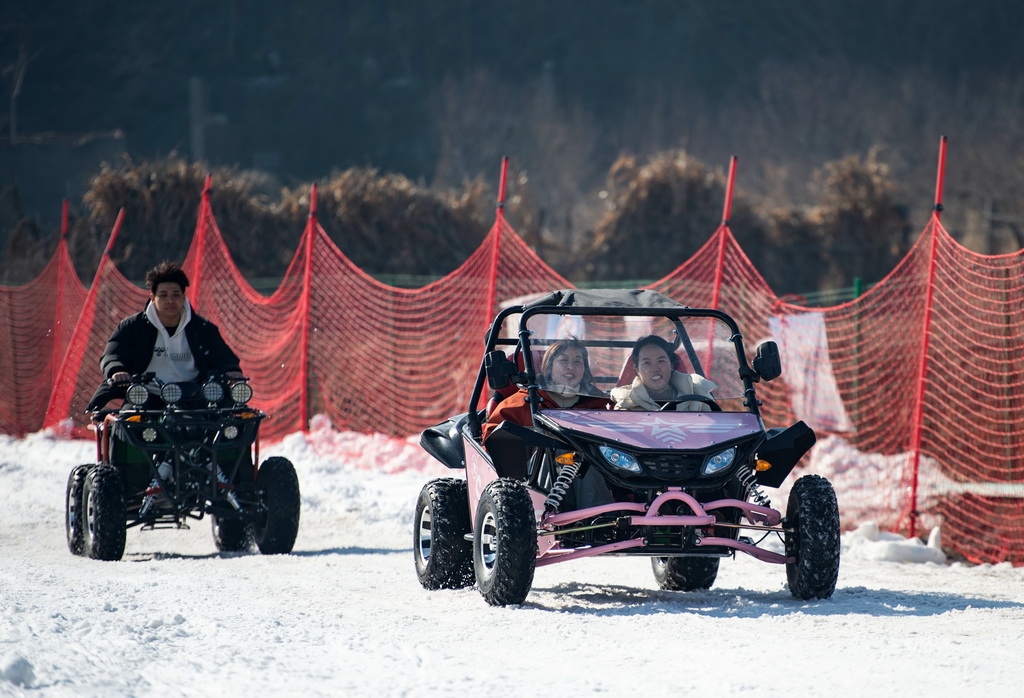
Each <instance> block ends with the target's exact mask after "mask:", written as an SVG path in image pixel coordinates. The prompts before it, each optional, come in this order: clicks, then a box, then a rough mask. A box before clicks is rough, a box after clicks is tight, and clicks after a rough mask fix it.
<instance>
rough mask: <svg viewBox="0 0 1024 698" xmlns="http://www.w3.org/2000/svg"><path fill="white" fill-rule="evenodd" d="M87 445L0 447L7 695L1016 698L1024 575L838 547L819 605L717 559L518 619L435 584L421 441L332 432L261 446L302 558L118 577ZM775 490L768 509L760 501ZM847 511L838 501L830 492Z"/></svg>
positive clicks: (759, 571)
mask: <svg viewBox="0 0 1024 698" xmlns="http://www.w3.org/2000/svg"><path fill="white" fill-rule="evenodd" d="M93 453H94V446H93V444H92V443H91V442H83V441H70V440H65V439H60V438H56V437H55V436H54V435H53V434H50V433H46V432H43V433H38V434H33V435H30V436H29V437H27V438H25V439H20V440H17V439H11V438H9V437H4V436H0V512H2V518H0V696H23V695H24V696H209V695H219V696H241V695H246V696H251V695H257V694H259V695H265V696H291V695H294V696H460V697H462V696H477V695H494V696H502V697H503V698H504V697H505V696H539V695H552V696H558V695H566V696H584V695H593V694H604V695H609V696H622V695H628V694H647V695H651V694H653V695H679V696H696V695H702V694H708V695H715V696H751V697H755V696H756V697H757V698H763V697H766V696H794V695H804V696H825V695H832V696H869V695H875V696H900V697H901V698H910V697H911V696H956V695H964V696H966V695H987V696H1010V695H1014V696H1016V695H1020V690H1021V686H1022V685H1024V661H1022V659H1021V652H1022V649H1024V568H1018V569H1015V568H1013V567H1011V566H1010V565H1008V564H1003V565H994V566H992V565H981V566H969V565H962V564H946V563H937V562H920V561H922V560H942V556H941V553H940V551H939V550H938V549H937V545H938V541H937V540H933V541H932V545H931V546H926V545H924V544H922V543H920V542H919V541H906V540H902V539H899V538H898V537H895V536H892V535H887V534H884V533H879V532H878V531H877V528H876V527H873V526H872V525H871V524H870V522H864V525H862V526H861V527H860V528H859V529H858V531H856V532H851V533H848V534H846V535H845V536H844V539H843V542H844V544H843V558H842V564H841V569H840V577H839V585H838V588H837V590H836V593H835V595H834V596H833V598H832V599H829V600H826V601H813V602H804V601H798V600H795V599H793V598H792V597H791V596H790V594H789V592H788V591H787V589H786V585H785V581H786V576H785V569H784V568H783V567H781V566H776V565H768V564H764V563H759V562H756V561H754V560H752V559H749V558H746V557H739V558H737V559H736V560H726V561H723V563H722V566H721V572H720V574H719V577H718V581H717V583H716V584H715V586H714V587H713V588H712V589H711V590H709V591H705V592H699V593H689V594H687V593H675V592H666V591H660V590H658V588H657V585H656V584H655V582H654V578H653V576H652V574H651V569H650V564H649V563H648V561H647V560H644V559H630V558H599V559H590V560H581V561H578V562H569V563H564V564H560V565H552V566H550V567H543V568H540V569H538V570H537V573H536V577H535V581H534V587H533V591H532V592H531V594H530V596H529V598H528V599H527V601H526V603H525V604H524V605H523V606H521V607H510V608H492V607H489V606H488V605H487V604H486V603H485V602H484V600H483V598H482V597H481V596H480V595H479V593H478V592H477V591H476V590H475V589H466V590H459V591H440V592H428V591H425V590H424V589H423V588H422V587H420V585H419V584H418V582H417V581H416V575H415V572H414V570H413V563H412V553H411V538H412V534H411V529H412V510H413V504H414V501H415V497H416V495H417V493H418V491H419V488H420V486H421V485H422V484H423V483H424V482H425V481H426V480H428V479H429V478H431V477H435V476H438V475H448V474H450V473H449V472H448V471H445V470H443V469H442V468H440V466H436V465H435V464H433V463H432V462H431V461H430V459H429V458H428V457H427V456H426V455H425V454H423V453H422V452H421V451H420V449H419V448H418V447H417V446H415V445H414V443H412V442H407V441H404V440H398V439H388V438H386V437H382V436H365V435H357V434H348V433H338V432H335V431H332V430H330V429H329V428H327V426H326V425H321V427H320V428H318V429H315V430H314V431H313V432H311V433H310V434H309V435H302V434H295V435H292V436H289V437H288V438H286V439H285V440H284V441H282V442H281V443H278V444H273V445H268V444H264V447H263V454H262V456H263V457H266V456H269V455H284V456H286V457H288V458H290V459H291V460H292V461H293V462H294V463H295V466H296V469H297V471H298V474H299V482H300V486H301V488H302V507H303V510H302V523H301V528H300V531H299V537H298V541H297V543H296V547H295V551H294V553H293V554H291V555H282V556H272V557H264V556H260V555H258V554H219V553H217V552H216V550H215V548H214V545H213V541H212V538H211V535H210V528H209V524H208V523H207V522H205V521H201V522H197V523H196V524H195V525H194V526H193V527H192V529H191V530H188V531H158V532H140V531H136V530H132V531H130V532H129V533H128V546H127V551H126V554H125V558H124V560H123V561H122V562H116V563H104V562H97V561H93V560H88V559H83V558H79V557H74V556H72V555H71V554H70V553H69V552H68V551H67V547H66V545H65V541H64V524H63V507H64V486H65V481H66V478H67V473H68V471H69V470H70V469H71V467H72V466H73V465H75V464H77V463H83V462H88V461H90V460H92V459H93ZM769 493H771V492H770V491H769ZM839 496H840V498H842V492H839Z"/></svg>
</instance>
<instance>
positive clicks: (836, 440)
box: [0, 176, 1024, 564]
mask: <svg viewBox="0 0 1024 698" xmlns="http://www.w3.org/2000/svg"><path fill="white" fill-rule="evenodd" d="M502 189H503V188H502ZM730 191H731V176H730ZM210 195H211V194H210V188H209V182H208V183H207V187H206V189H205V191H204V193H203V197H202V203H201V206H200V211H199V215H198V217H197V224H196V232H195V236H194V238H193V242H192V245H191V247H190V250H189V253H188V255H187V256H186V259H185V262H184V266H185V268H186V271H187V272H188V273H189V276H190V278H191V279H192V281H193V285H192V287H191V288H190V289H189V298H190V300H191V302H192V303H193V305H194V307H195V308H196V310H197V311H198V312H199V313H201V314H203V315H205V316H206V317H208V318H210V319H211V320H213V321H214V322H215V323H217V325H218V326H219V327H220V328H221V331H222V332H223V334H224V336H225V339H226V340H227V341H228V343H229V344H230V345H231V346H232V347H233V348H234V349H235V350H236V352H237V353H238V354H239V356H240V357H241V359H242V368H243V370H244V371H245V373H246V374H247V375H248V376H250V377H251V379H252V383H253V386H254V388H255V390H256V399H255V404H256V405H257V406H258V407H260V408H262V409H264V410H266V411H267V412H268V413H269V414H270V415H271V418H270V419H269V420H268V421H267V422H266V423H265V429H264V432H263V433H264V436H265V437H268V438H275V437H280V436H283V435H285V434H287V433H289V432H292V431H296V430H301V429H304V428H306V427H307V426H308V423H309V419H310V418H311V417H312V416H313V415H315V414H323V415H326V416H327V417H329V418H330V420H331V422H332V423H333V424H334V426H335V427H337V428H339V429H345V430H355V431H363V432H379V433H385V434H392V435H399V436H404V435H408V434H413V433H415V432H417V431H418V430H420V429H422V428H424V427H426V426H429V425H431V424H434V423H436V422H439V421H442V420H443V419H445V418H446V417H447V416H449V415H450V414H452V413H454V412H460V411H464V410H465V409H466V404H467V401H468V400H469V394H470V390H471V385H472V382H473V379H474V377H475V375H476V372H477V370H478V368H479V361H480V348H481V346H482V344H483V338H484V332H485V330H486V328H487V326H488V323H489V320H490V319H491V317H493V314H494V312H495V310H496V309H497V307H498V306H499V305H500V304H501V303H502V302H505V301H508V300H509V299H512V298H516V297H519V296H523V295H526V294H531V293H539V292H543V291H549V290H551V289H553V288H565V287H570V286H571V284H569V283H568V282H567V281H566V280H565V279H563V278H562V277H560V276H559V275H558V274H557V273H555V272H554V271H553V270H551V269H550V268H549V267H548V266H547V265H545V264H544V263H543V262H542V261H541V260H540V259H539V258H538V257H537V256H536V255H535V254H534V253H533V252H532V251H531V250H530V249H529V248H528V247H527V246H526V244H525V243H524V242H523V241H522V240H521V239H520V238H519V236H518V235H517V234H516V233H515V232H514V231H513V230H512V229H511V227H509V226H508V224H507V223H506V222H505V221H504V218H503V217H502V215H501V208H500V207H499V209H498V215H497V219H496V221H495V224H494V226H493V227H492V229H491V231H490V233H489V234H488V236H487V237H486V239H485V240H484V242H483V243H482V244H481V246H480V247H479V248H478V249H477V250H476V251H475V252H474V253H473V254H472V255H471V256H470V257H469V258H468V259H467V260H466V261H465V262H464V263H463V264H462V266H460V267H459V268H458V269H456V270H455V271H453V272H452V273H451V274H449V275H448V276H446V277H444V278H442V279H440V280H438V281H436V282H435V283H432V284H430V285H428V286H425V287H423V288H420V289H414V290H406V289H398V288H393V287H390V286H386V285H383V284H381V283H379V282H377V281H375V280H374V279H372V278H371V277H369V276H368V275H367V274H365V273H364V272H363V271H361V270H360V269H359V268H358V267H356V266H355V265H353V264H352V262H351V261H350V260H349V259H348V258H347V257H346V256H345V255H344V254H343V253H342V252H341V251H340V250H339V249H338V248H337V247H336V246H335V245H334V243H333V242H332V241H331V240H330V239H329V238H328V236H327V234H326V233H325V232H324V230H323V229H322V228H321V227H320V225H319V223H318V222H317V218H316V208H315V201H316V192H315V189H314V192H313V195H312V197H311V199H312V201H313V204H312V208H311V212H310V216H309V220H308V224H307V226H306V228H305V230H304V231H303V233H302V236H301V238H300V241H299V244H298V247H297V250H296V254H295V256H294V259H293V261H292V263H291V265H290V267H289V269H288V271H287V272H286V275H285V277H284V279H283V281H282V283H281V284H280V286H279V288H278V289H277V291H276V292H275V293H274V294H273V295H271V296H270V297H265V296H262V295H260V294H259V293H257V292H255V291H254V290H253V289H252V288H251V286H249V284H248V283H247V282H246V280H245V279H244V278H243V277H242V275H241V274H240V273H239V271H238V269H237V268H236V266H235V265H234V263H233V261H232V259H231V257H230V255H229V253H228V251H227V248H226V246H225V244H224V241H223V238H222V236H221V233H220V230H219V228H218V227H217V222H216V221H215V220H214V218H213V215H212V212H211V208H210ZM503 195H504V192H502V198H503ZM939 208H940V207H937V212H936V214H935V215H934V216H933V218H932V219H931V221H930V222H929V223H928V225H927V226H926V228H925V229H924V231H923V232H922V234H921V236H920V237H919V239H918V241H917V243H916V244H915V245H914V247H913V248H912V249H911V251H910V252H909V253H908V255H907V256H906V257H905V258H904V259H903V261H902V262H901V263H900V264H899V265H898V266H897V267H896V269H894V270H893V271H892V272H891V273H890V274H889V275H888V276H887V277H886V278H885V279H884V280H882V281H881V282H880V283H878V284H877V285H875V286H874V287H873V288H872V289H871V291H869V292H868V293H866V294H865V295H863V296H861V297H860V298H857V299H855V300H854V301H851V302H849V303H846V304H843V305H840V306H836V307H832V308H824V309H822V308H808V307H801V306H798V305H793V304H789V303H785V302H783V301H782V300H780V299H779V298H778V297H777V296H776V295H775V294H774V293H773V292H772V290H771V289H770V288H769V287H768V285H767V284H766V283H765V281H764V279H763V278H762V277H761V275H760V274H759V273H758V272H757V270H756V268H755V266H754V265H753V263H752V262H751V261H750V259H748V258H747V256H746V255H745V254H744V253H743V250H742V249H741V248H740V247H739V245H738V244H737V242H736V240H735V238H734V236H733V234H732V232H731V231H730V229H729V227H728V224H727V223H725V222H723V224H722V225H721V226H720V227H719V229H718V230H717V231H716V232H715V233H714V234H713V235H712V236H711V238H710V239H709V240H708V242H707V243H706V244H705V245H704V246H703V247H702V248H701V249H700V250H698V251H697V252H696V253H695V254H694V255H693V257H691V258H690V259H689V260H687V261H686V262H684V263H683V264H682V265H681V266H680V267H679V268H678V269H676V270H675V271H674V272H673V273H672V274H670V275H669V276H667V277H665V278H664V279H661V280H659V281H658V282H656V283H655V284H652V288H655V289H657V290H658V291H661V292H663V293H666V294H667V295H669V296H671V297H674V298H677V299H679V300H681V301H683V302H685V303H686V304H688V305H691V306H696V307H699V306H705V307H708V306H710V307H719V308H721V309H722V310H725V311H726V312H728V313H730V314H732V315H733V316H735V317H736V318H737V320H738V321H739V323H740V326H741V327H742V328H743V331H744V335H745V340H746V342H747V343H748V345H749V346H753V345H754V344H755V343H756V342H757V341H759V340H761V339H764V338H768V337H771V338H774V339H775V340H776V341H778V342H779V344H780V348H781V350H782V355H783V361H784V373H783V377H782V378H781V379H779V380H777V381H774V382H772V383H769V384H762V385H761V386H760V392H759V395H760V397H761V398H762V400H763V401H764V411H763V415H764V417H765V421H766V423H767V426H776V425H783V424H786V423H790V422H792V421H793V420H795V419H803V420H805V421H806V422H807V423H808V424H810V425H811V426H812V427H813V428H814V429H815V431H816V432H817V433H818V436H819V442H818V444H817V445H816V446H815V448H814V450H813V451H812V453H811V454H810V456H809V457H808V458H807V459H806V461H805V462H806V466H805V467H806V468H807V469H808V470H817V471H821V472H824V473H825V474H827V475H828V476H829V478H830V479H831V480H832V482H833V484H834V485H835V486H836V489H837V492H838V493H839V500H840V506H841V511H842V515H843V519H844V521H845V522H846V523H847V524H848V525H854V524H856V523H859V522H860V521H863V520H865V519H868V518H870V519H873V520H876V521H878V522H879V523H880V524H881V525H883V526H884V527H887V528H892V529H897V530H901V531H909V533H910V534H911V535H914V534H915V533H916V532H919V531H920V530H923V529H924V528H926V527H931V526H933V525H936V524H939V523H942V525H943V526H942V528H943V534H944V536H945V543H946V546H947V548H949V549H952V550H953V551H956V552H957V553H959V554H962V555H963V556H964V557H966V558H967V559H969V560H974V561H985V562H996V561H1002V560H1010V561H1012V562H1014V563H1017V564H1020V563H1024V535H1022V533H1024V461H1022V459H1021V457H1020V456H1019V453H1020V451H1021V447H1022V446H1024V421H1022V420H1021V419H1020V418H1019V416H1018V415H1019V414H1021V410H1022V408H1024V385H1022V383H1024V379H1022V378H1021V372H1020V371H1019V369H1018V367H1017V363H1018V362H1019V360H1020V359H1021V358H1022V357H1024V309H1022V308H1024V256H1022V254H1021V253H1018V254H1014V255H1006V256H996V257H993V256H984V255H978V254H974V253H972V252H969V251H968V250H966V249H964V248H963V247H962V246H960V245H959V244H958V243H957V242H956V241H955V240H954V239H953V238H952V237H951V236H950V235H949V233H948V232H947V231H946V230H945V229H944V228H943V227H942V224H941V220H940V217H939V213H938V209H939ZM727 219H728V203H727V205H726V210H725V214H724V216H723V220H725V221H727ZM118 227H119V224H116V225H115V230H114V232H113V233H112V235H111V242H110V243H108V247H107V250H108V252H109V249H110V246H111V245H112V243H113V240H114V239H115V238H116V233H117V228H118ZM146 298H147V294H146V292H145V291H144V290H142V289H140V288H138V287H137V286H135V285H134V284H132V283H131V282H129V281H128V280H127V279H125V278H124V277H123V276H122V275H121V274H120V272H118V270H117V269H116V267H115V266H114V265H113V263H112V262H111V261H110V258H109V254H107V253H105V254H104V255H103V257H102V259H101V262H100V265H99V268H98V269H97V272H96V275H95V278H94V280H93V282H92V285H91V287H90V288H89V290H88V292H87V291H86V289H85V288H84V287H83V286H82V284H81V283H80V282H79V280H78V278H77V276H75V273H74V271H73V269H72V267H71V264H70V260H69V259H68V257H67V251H66V247H65V246H64V244H63V240H62V242H61V245H60V246H59V247H58V251H57V254H56V255H55V256H54V259H53V260H52V261H51V263H50V265H49V266H48V267H47V268H46V270H45V271H44V272H43V273H42V274H41V275H40V277H39V278H38V279H37V280H36V281H34V282H33V283H31V284H28V285H26V286H23V287H18V288H10V289H0V318H2V319H3V321H4V326H5V328H6V330H7V331H6V333H5V335H4V341H3V343H2V344H0V359H2V364H0V431H3V432H5V433H8V434H15V435H20V434H24V433H27V432H30V431H34V430H37V429H39V428H41V427H44V426H55V425H58V424H62V425H65V426H66V427H68V428H70V429H71V430H73V431H75V432H77V433H79V434H84V431H85V428H86V426H87V419H86V417H85V415H83V409H84V406H85V404H86V402H87V400H88V398H89V396H90V395H91V393H92V391H93V389H94V388H95V386H96V384H97V382H98V381H99V380H100V378H101V376H100V375H99V368H98V363H97V362H98V358H99V356H100V353H101V352H102V350H103V346H104V343H105V341H106V338H107V336H108V335H109V334H110V332H111V331H112V329H113V328H114V326H115V325H116V323H117V322H118V321H119V320H120V319H121V318H123V317H125V316H127V315H129V314H131V313H134V312H137V311H138V310H140V309H142V307H143V306H144V304H145V302H146ZM72 329H73V331H72ZM47 398H49V399H48V400H47Z"/></svg>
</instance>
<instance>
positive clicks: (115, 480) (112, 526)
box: [81, 465, 125, 560]
mask: <svg viewBox="0 0 1024 698" xmlns="http://www.w3.org/2000/svg"><path fill="white" fill-rule="evenodd" d="M81 511H82V514H83V516H82V519H83V524H84V525H83V526H82V552H83V553H84V554H85V555H86V556H88V557H91V558H92V559H93V560H120V559H121V557H122V556H123V555H124V541H125V514H124V485H123V484H122V483H121V473H119V472H118V470H117V468H115V467H114V466H112V465H98V466H96V467H95V468H92V469H90V470H89V471H88V474H87V475H86V476H85V482H84V483H83V484H82V510H81Z"/></svg>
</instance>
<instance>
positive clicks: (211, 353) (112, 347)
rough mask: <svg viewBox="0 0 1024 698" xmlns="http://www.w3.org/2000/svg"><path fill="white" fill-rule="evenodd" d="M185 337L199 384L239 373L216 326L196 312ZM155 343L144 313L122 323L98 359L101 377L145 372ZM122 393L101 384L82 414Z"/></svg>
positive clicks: (113, 387)
mask: <svg viewBox="0 0 1024 698" xmlns="http://www.w3.org/2000/svg"><path fill="white" fill-rule="evenodd" d="M185 337H186V339H188V346H189V349H191V350H192V358H193V359H194V360H195V362H196V368H197V369H198V370H199V379H198V380H200V381H202V380H203V379H204V378H205V377H206V376H207V375H208V374H210V373H224V372H226V371H240V370H241V369H240V367H239V361H238V356H236V355H235V352H233V351H231V347H229V346H228V345H227V343H225V342H224V338H223V337H221V336H220V330H218V329H217V326H216V325H214V324H213V323H212V322H210V321H209V320H207V319H206V318H204V317H202V316H201V315H198V314H197V313H196V312H195V311H192V319H190V320H189V322H188V324H187V325H185ZM156 339H157V329H156V327H154V326H153V323H152V322H150V321H149V318H148V317H147V316H146V311H145V310H143V311H142V312H141V313H136V314H135V315H132V316H130V317H127V318H125V319H124V320H122V321H121V322H120V323H118V325H117V329H116V330H114V332H113V334H111V335H110V339H108V340H107V348H106V349H104V351H103V356H102V357H101V358H100V370H101V371H102V372H103V377H104V378H105V379H106V378H110V377H111V376H113V375H114V374H115V373H117V372H119V371H125V372H126V373H129V374H131V375H133V376H134V375H135V374H138V373H142V372H143V371H145V370H146V368H147V367H148V366H149V362H150V360H151V359H152V358H153V347H155V346H156ZM124 393H125V386H123V385H122V386H113V385H109V384H108V383H107V382H106V381H104V382H103V383H101V384H100V386H99V387H98V388H97V389H96V392H95V393H93V396H92V399H91V400H89V405H88V407H86V408H85V410H86V412H91V411H93V410H97V409H99V408H101V407H103V405H105V404H107V403H108V402H109V401H110V400H113V399H115V398H124Z"/></svg>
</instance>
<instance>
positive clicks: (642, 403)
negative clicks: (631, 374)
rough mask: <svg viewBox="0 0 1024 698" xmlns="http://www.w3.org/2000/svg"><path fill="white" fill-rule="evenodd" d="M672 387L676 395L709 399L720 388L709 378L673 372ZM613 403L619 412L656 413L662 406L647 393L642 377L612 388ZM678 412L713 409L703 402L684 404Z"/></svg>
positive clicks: (679, 405)
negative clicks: (639, 411)
mask: <svg viewBox="0 0 1024 698" xmlns="http://www.w3.org/2000/svg"><path fill="white" fill-rule="evenodd" d="M671 385H672V387H673V388H675V391H676V395H692V394H694V393H696V394H697V395H706V396H707V397H713V396H712V395H711V391H712V390H714V389H715V388H717V387H718V386H717V385H715V384H714V383H713V382H711V381H709V380H708V379H707V378H701V377H700V376H698V375H695V374H690V373H680V372H679V371H673V372H672V381H671ZM612 401H614V402H615V409H617V410H646V411H648V412H656V411H657V410H659V409H661V405H660V404H659V403H657V402H655V401H654V400H652V399H651V396H650V395H649V394H648V392H647V387H646V386H645V385H644V384H643V381H641V380H640V376H637V377H636V378H634V379H633V382H632V383H631V384H629V385H620V386H619V387H618V388H612ZM676 410H677V411H679V412H708V411H710V410H711V408H710V407H709V406H708V405H705V404H704V403H703V402H683V403H680V404H678V405H676Z"/></svg>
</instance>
